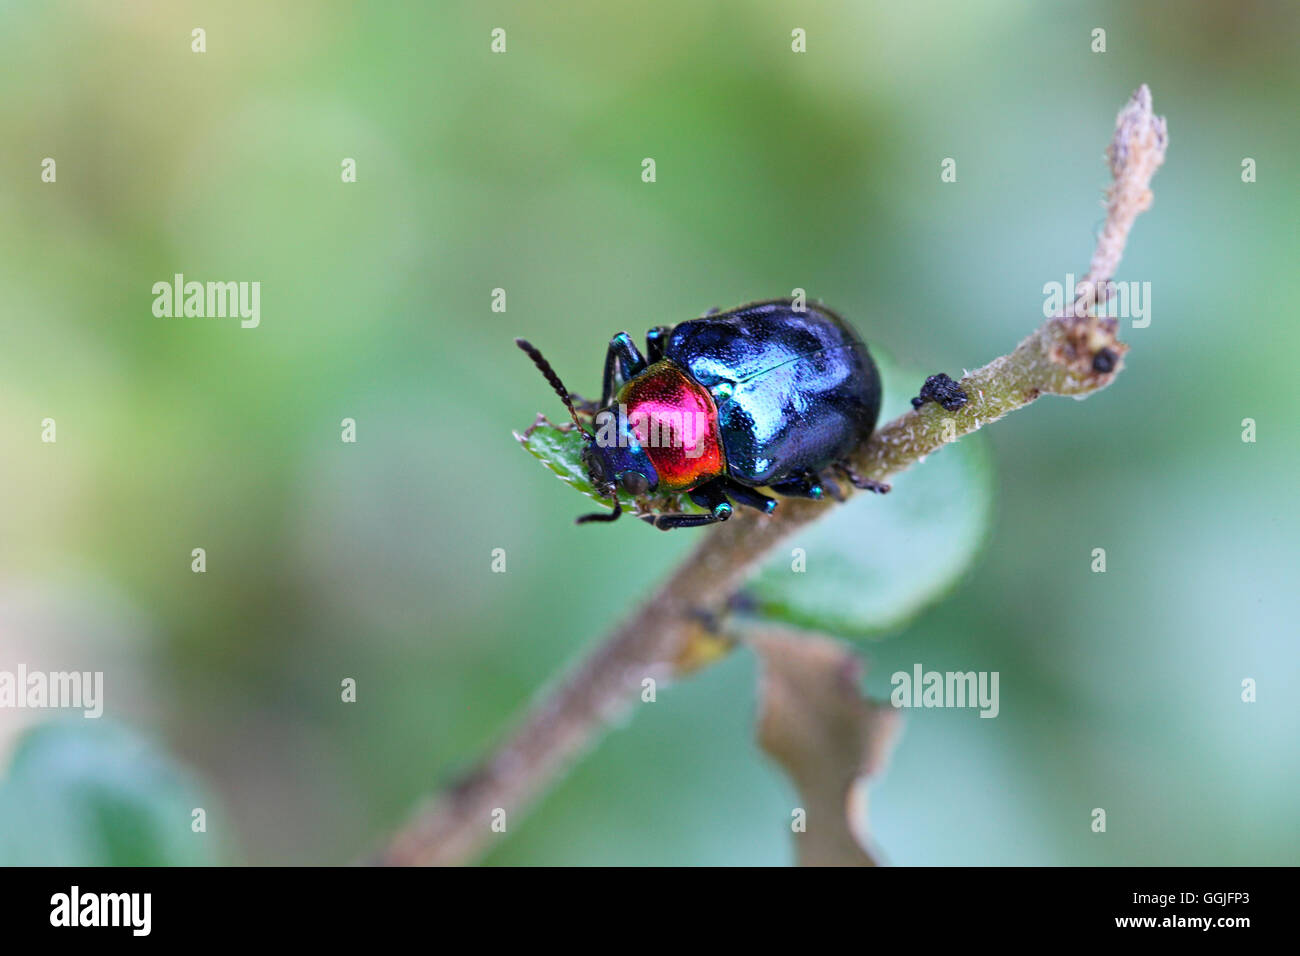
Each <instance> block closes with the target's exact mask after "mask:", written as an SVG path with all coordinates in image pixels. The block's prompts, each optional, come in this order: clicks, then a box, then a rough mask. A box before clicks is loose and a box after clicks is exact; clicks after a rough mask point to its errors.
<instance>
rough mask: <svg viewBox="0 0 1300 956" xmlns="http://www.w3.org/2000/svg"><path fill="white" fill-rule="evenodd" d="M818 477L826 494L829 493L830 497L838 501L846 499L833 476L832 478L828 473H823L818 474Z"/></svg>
mask: <svg viewBox="0 0 1300 956" xmlns="http://www.w3.org/2000/svg"><path fill="white" fill-rule="evenodd" d="M818 477H819V479H820V480H821V485H822V488H823V489H824V490H825V492H826V494H828V495H830V496H831V497H832V498H834V499H835V500H836V501H839V502H843V501H846V500H847V498H846V497H845V494H844V492H843V491H841V490H840V485H839V482H837V481H836V480H835V479H834V478H832V477H831V476H830V475H825V474H823V475H819V476H818Z"/></svg>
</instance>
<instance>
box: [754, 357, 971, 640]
mask: <svg viewBox="0 0 1300 956" xmlns="http://www.w3.org/2000/svg"><path fill="white" fill-rule="evenodd" d="M876 360H877V364H878V365H879V366H880V371H881V378H882V381H883V384H884V391H885V408H884V409H883V410H882V412H881V421H882V422H886V421H889V420H891V419H893V418H895V417H897V416H898V415H900V414H902V413H903V412H904V411H906V410H907V408H908V407H909V401H910V399H911V397H912V396H913V395H915V394H916V393H917V392H918V391H919V390H920V387H921V384H922V383H923V382H924V381H925V377H926V376H925V374H919V373H916V372H912V371H902V372H900V371H899V370H898V369H897V368H896V367H895V366H894V365H893V363H891V362H889V361H888V360H882V359H881V357H880V356H876ZM891 484H892V485H893V490H892V491H890V492H889V494H886V495H873V494H857V495H854V496H853V498H852V499H850V500H849V501H848V502H847V503H845V504H844V505H842V506H841V507H838V508H835V509H833V510H832V511H831V513H830V514H828V515H827V516H826V517H825V518H822V519H821V520H820V521H817V522H815V523H813V524H811V525H809V526H808V527H806V528H803V529H801V530H800V531H799V532H797V533H796V534H795V535H794V536H793V537H792V538H790V539H789V540H788V541H787V542H786V543H785V544H784V545H783V547H782V548H781V549H780V550H779V551H778V552H777V553H776V554H774V555H773V556H772V557H771V558H770V559H769V560H768V561H767V562H766V563H765V564H764V565H763V567H762V568H761V569H760V571H759V573H758V576H757V577H756V579H755V581H754V583H753V584H752V585H751V587H750V588H749V590H748V593H749V594H750V596H751V597H752V598H754V600H755V601H756V611H757V613H758V615H759V616H761V617H765V618H768V619H771V620H776V621H783V622H785V623H789V624H795V625H798V626H799V627H804V628H810V629H815V630H818V631H822V632H825V633H828V634H833V635H836V636H840V637H865V636H868V635H872V634H878V633H879V632H881V631H885V630H889V629H891V628H896V627H898V626H899V625H901V624H902V623H903V622H905V621H906V620H907V619H908V618H910V617H912V616H913V615H914V614H916V613H917V612H918V611H920V610H922V609H923V608H925V607H926V606H927V605H929V604H931V603H933V602H934V601H935V600H937V599H938V598H940V597H942V596H943V594H944V593H946V592H947V591H948V590H949V589H950V588H951V587H952V586H953V585H954V584H955V583H956V582H957V581H958V580H959V579H960V577H961V576H962V574H963V573H964V572H965V571H966V569H967V568H968V567H969V566H970V564H971V562H972V561H973V560H974V558H975V556H976V554H978V552H979V549H980V546H981V545H982V544H983V542H984V538H985V536H986V533H987V531H988V527H989V524H990V521H991V516H992V510H993V469H992V466H991V463H990V456H989V454H988V449H987V447H986V446H985V443H984V440H983V436H982V435H979V434H975V435H967V436H965V437H964V438H962V439H961V440H960V441H958V442H955V443H953V444H951V445H948V446H947V447H945V448H943V449H941V450H940V451H938V452H936V453H935V454H933V455H931V456H929V458H928V459H926V460H925V461H924V462H919V463H917V464H916V465H914V466H912V468H910V469H908V470H907V471H905V472H904V473H903V474H901V475H897V476H895V477H894V478H893V479H891ZM794 548H802V549H803V551H804V555H805V558H804V560H805V570H804V571H802V572H800V571H795V570H793V566H792V565H793V562H794V558H793V557H792V549H794Z"/></svg>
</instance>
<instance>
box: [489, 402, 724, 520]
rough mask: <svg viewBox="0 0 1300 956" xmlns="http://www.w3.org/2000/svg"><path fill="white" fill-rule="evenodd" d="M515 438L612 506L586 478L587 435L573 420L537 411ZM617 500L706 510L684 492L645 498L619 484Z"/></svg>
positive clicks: (651, 507)
mask: <svg viewBox="0 0 1300 956" xmlns="http://www.w3.org/2000/svg"><path fill="white" fill-rule="evenodd" d="M580 414H581V413H580ZM582 417H583V419H584V420H583V426H584V427H588V428H589V427H590V425H591V423H590V420H589V419H588V418H587V417H586V416H582ZM515 438H517V439H518V440H519V444H521V445H523V446H524V448H525V449H526V450H527V451H528V453H529V454H530V455H532V456H533V457H534V458H536V459H537V460H538V461H540V462H541V463H542V464H543V465H545V466H546V467H547V468H549V469H550V470H551V471H553V472H554V473H555V474H556V475H558V476H559V478H560V480H561V481H563V482H565V483H566V484H569V485H572V486H573V487H574V488H576V489H578V491H580V492H582V493H583V494H584V495H586V496H587V497H589V498H592V499H594V500H595V501H599V502H600V503H601V504H602V505H604V506H605V507H607V508H611V507H612V503H611V502H610V500H609V499H608V498H602V497H600V495H598V494H596V489H594V488H593V487H592V486H591V482H590V481H589V480H588V479H587V469H586V468H585V467H584V466H583V464H582V449H583V447H584V446H585V445H586V439H584V438H583V437H582V435H581V434H580V433H579V432H578V430H577V429H576V428H574V427H573V425H572V424H564V425H555V424H552V423H551V422H549V421H547V419H546V416H544V415H538V416H537V421H535V422H534V423H533V424H532V425H531V426H529V427H528V428H527V429H525V430H524V431H523V432H515ZM618 500H619V503H620V504H621V505H622V506H623V507H624V508H628V509H631V510H632V512H633V513H635V514H639V515H640V514H677V513H679V512H685V513H688V514H691V513H695V512H701V511H703V509H702V508H700V507H698V506H697V505H696V504H695V503H694V502H693V501H691V499H690V498H688V497H686V496H685V495H647V496H645V497H643V498H633V497H632V496H631V495H629V494H628V493H627V492H626V491H624V490H623V489H622V488H619V489H618Z"/></svg>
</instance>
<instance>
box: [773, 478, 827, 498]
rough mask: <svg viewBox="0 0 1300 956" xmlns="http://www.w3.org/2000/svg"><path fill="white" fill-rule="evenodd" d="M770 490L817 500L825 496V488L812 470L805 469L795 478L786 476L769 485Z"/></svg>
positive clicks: (791, 496) (780, 493)
mask: <svg viewBox="0 0 1300 956" xmlns="http://www.w3.org/2000/svg"><path fill="white" fill-rule="evenodd" d="M771 488H772V490H773V491H775V492H776V493H777V494H779V495H785V496H786V497H787V498H812V499H814V500H819V499H821V498H825V497H826V489H825V488H824V487H823V486H822V481H821V479H820V478H818V477H817V475H816V474H815V473H814V472H811V471H805V472H804V473H803V474H802V475H799V476H798V477H795V478H787V479H786V480H785V481H782V482H778V483H777V484H774V485H772V486H771Z"/></svg>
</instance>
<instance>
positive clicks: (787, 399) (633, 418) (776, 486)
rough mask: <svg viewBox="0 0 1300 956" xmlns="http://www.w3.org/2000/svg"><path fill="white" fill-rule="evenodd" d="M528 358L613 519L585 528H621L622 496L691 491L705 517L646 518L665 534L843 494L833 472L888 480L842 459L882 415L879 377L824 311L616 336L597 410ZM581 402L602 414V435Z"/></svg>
mask: <svg viewBox="0 0 1300 956" xmlns="http://www.w3.org/2000/svg"><path fill="white" fill-rule="evenodd" d="M515 344H516V345H518V346H519V348H521V349H523V351H524V352H526V353H527V354H528V356H529V358H531V359H532V360H533V363H534V364H535V365H536V366H537V368H538V370H539V371H541V373H542V374H543V375H544V376H545V377H546V380H547V381H548V382H549V383H550V385H551V387H552V388H553V389H554V390H555V392H556V394H557V395H559V396H560V400H561V401H563V402H564V404H565V406H566V407H567V408H568V410H569V414H570V415H571V416H572V418H573V422H574V424H575V425H576V426H577V427H578V429H579V431H580V432H581V433H582V434H583V436H584V438H586V440H587V445H586V447H585V448H584V449H583V452H582V461H583V465H584V467H585V468H586V469H587V474H588V477H589V478H590V480H591V484H592V487H593V488H595V489H596V491H597V492H598V493H599V494H600V495H601V496H602V497H608V498H612V499H613V501H614V506H613V510H612V511H610V512H601V513H598V514H591V515H583V516H582V517H580V518H578V519H577V520H578V523H579V524H581V523H584V522H588V521H614V520H617V519H618V517H619V516H620V515H621V514H622V507H621V506H620V504H619V501H618V494H617V490H618V488H619V487H622V488H623V490H625V491H627V492H628V493H629V494H631V495H633V496H634V497H637V496H641V495H645V494H649V493H667V494H681V493H687V494H689V496H690V498H691V500H692V501H694V502H695V503H696V504H697V505H699V506H700V507H701V508H703V509H704V510H705V513H704V514H664V515H644V516H642V517H643V518H644V520H646V521H648V522H649V523H651V524H653V525H654V526H655V527H657V528H661V529H663V530H665V531H667V530H669V529H672V528H688V527H696V526H700V525H709V524H714V523H716V522H719V521H726V520H727V519H728V518H730V517H731V515H732V511H733V505H732V502H735V503H736V504H739V505H745V506H748V507H751V508H755V509H757V510H758V511H761V512H763V513H765V514H770V513H771V512H772V510H773V509H774V508H776V506H777V502H776V500H775V499H774V498H771V497H769V496H768V495H766V494H763V493H762V492H760V491H759V490H758V489H759V488H766V489H769V490H770V491H772V492H775V493H776V494H779V495H783V496H796V497H802V498H814V499H819V498H822V497H824V496H826V495H830V496H831V497H834V498H836V499H840V498H842V494H841V492H840V488H839V485H838V484H837V483H836V481H835V478H834V476H833V474H831V473H830V472H831V469H834V471H836V472H838V473H840V474H842V475H843V476H844V477H845V478H847V479H848V480H849V481H850V482H851V483H852V484H853V485H855V486H856V487H858V488H867V489H871V490H873V491H877V492H885V491H888V490H889V486H888V485H883V484H880V483H879V482H875V481H871V480H869V479H865V478H862V477H860V476H858V475H857V474H855V473H854V471H853V470H852V468H851V467H850V465H849V462H848V456H849V455H850V454H851V453H852V452H853V450H854V449H855V448H857V447H858V446H859V445H860V444H861V443H862V442H864V441H865V440H866V439H867V438H868V437H869V436H870V435H871V432H872V431H873V429H874V428H875V426H876V419H877V418H878V417H879V414H880V397H881V396H880V393H881V389H880V373H879V371H878V369H877V368H876V364H875V362H874V361H872V358H871V353H870V352H869V351H868V350H867V346H866V344H865V343H864V342H863V341H862V339H861V338H860V337H859V336H858V334H857V333H856V332H855V331H854V330H853V329H852V327H851V326H849V325H848V323H846V322H845V321H844V320H843V319H842V318H840V317H839V316H838V315H837V314H836V313H834V312H832V311H831V310H830V309H828V308H826V307H824V306H821V305H814V304H808V305H802V306H799V307H796V306H795V304H794V303H793V301H792V300H790V299H773V300H769V301H764V302H754V303H750V304H749V305H743V306H740V307H739V308H736V309H732V310H730V311H728V312H719V311H718V310H716V309H714V310H712V311H710V312H708V313H706V314H705V315H703V316H701V317H700V318H698V319H691V320H689V321H686V322H681V323H679V324H678V325H675V326H666V325H661V326H656V327H654V328H652V329H650V331H649V332H647V333H646V344H645V354H644V355H643V354H642V353H641V352H640V351H639V350H638V349H637V347H636V345H635V344H634V343H633V341H632V338H631V336H629V335H628V334H627V333H626V332H620V333H618V334H617V335H615V336H614V337H613V339H611V340H610V343H609V349H608V351H607V352H606V355H605V371H604V376H603V382H602V385H601V396H600V402H599V403H596V404H595V405H592V404H590V403H583V402H582V399H581V398H579V397H578V396H575V395H572V394H570V392H569V391H568V389H566V388H565V387H564V384H563V382H561V380H560V377H559V375H557V374H556V372H555V370H554V369H553V368H552V367H551V365H550V363H549V362H547V361H546V359H545V358H543V357H542V354H541V352H539V351H538V350H537V349H536V348H534V347H533V346H532V345H531V344H530V343H529V342H527V341H525V340H524V339H516V340H515ZM575 400H576V401H577V402H579V403H581V404H583V405H584V406H585V410H587V411H594V412H595V413H596V414H595V419H594V424H595V425H596V426H598V427H597V431H596V434H594V435H593V434H592V432H591V431H589V430H588V429H587V428H586V427H584V425H583V424H582V422H581V421H579V419H578V414H577V410H576V408H575V406H574V402H575Z"/></svg>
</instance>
